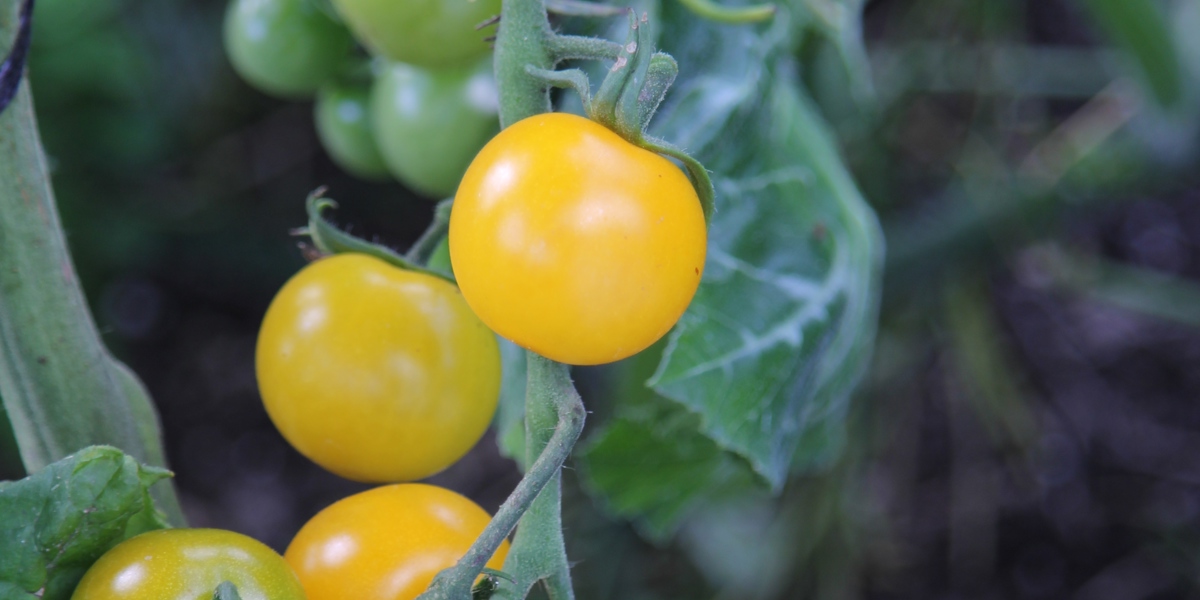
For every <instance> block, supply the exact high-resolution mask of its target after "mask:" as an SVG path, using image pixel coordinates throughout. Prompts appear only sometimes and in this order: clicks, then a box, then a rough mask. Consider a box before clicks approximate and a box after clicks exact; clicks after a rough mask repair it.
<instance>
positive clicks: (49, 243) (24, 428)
mask: <svg viewBox="0 0 1200 600" xmlns="http://www.w3.org/2000/svg"><path fill="white" fill-rule="evenodd" d="M17 4H18V3H17V2H16V1H15V0H0V43H4V44H8V43H10V40H12V39H13V35H14V31H13V30H14V27H15V26H16V23H17V18H16V16H17ZM0 50H5V51H6V50H7V48H0ZM0 54H3V52H0ZM0 257H3V258H2V259H0V260H2V262H0V265H2V266H0V400H2V401H3V402H4V408H5V411H6V412H7V414H8V418H9V420H10V421H11V424H12V428H13V433H14V437H15V438H16V440H17V445H18V448H19V450H20V454H21V459H22V462H23V463H24V465H25V468H26V470H27V471H28V472H30V473H32V472H34V471H37V470H38V469H40V468H41V467H43V466H45V465H47V464H50V463H52V462H54V461H56V460H58V459H60V458H63V457H66V456H67V455H70V454H72V453H74V452H76V451H77V450H79V449H81V448H83V447H85V446H90V445H93V444H110V445H113V446H116V447H118V448H120V449H122V450H124V451H125V452H127V453H129V454H130V455H132V456H134V457H135V458H137V459H138V460H139V461H141V462H143V463H147V464H150V465H154V466H165V464H164V461H163V454H162V446H161V443H160V441H159V439H158V438H159V436H158V424H157V422H156V420H155V415H154V408H153V406H152V405H151V404H150V403H149V399H148V397H147V396H145V392H144V389H143V388H142V387H141V384H140V382H138V381H137V379H136V377H135V376H134V375H133V374H132V373H131V372H129V371H127V370H125V369H124V368H123V367H122V366H119V364H118V363H117V362H116V361H115V360H114V359H113V358H112V356H111V355H110V354H109V352H108V349H107V348H105V347H104V344H103V343H102V342H101V340H100V336H99V333H98V332H97V331H96V326H95V323H94V322H93V321H92V316H91V313H90V312H89V311H88V307H87V301H86V300H85V299H84V296H83V292H82V291H81V290H80V288H79V282H78V280H77V278H76V276H75V268H74V266H73V265H72V263H71V256H70V254H69V253H68V251H67V244H66V239H65V237H64V236H63V232H62V227H61V225H60V224H59V219H58V210H57V208H56V207H55V203H54V193H53V191H52V190H51V188H50V176H49V172H48V170H47V167H46V157H45V153H44V152H43V150H42V145H41V139H40V138H39V137H38V132H37V123H36V120H35V118H34V113H33V101H32V97H31V94H30V92H29V84H28V82H22V83H21V84H20V87H19V89H18V91H17V95H16V97H15V98H14V99H13V102H12V104H10V105H9V106H8V108H7V109H6V110H5V111H4V112H3V113H0ZM152 491H153V492H154V494H155V498H156V501H157V504H158V506H159V508H160V509H162V510H164V511H166V512H167V513H168V516H169V518H170V520H171V521H172V523H174V524H176V525H182V524H183V519H182V512H181V511H180V510H179V505H178V501H177V500H176V498H175V495H174V491H173V489H172V488H171V484H170V483H169V482H168V483H161V484H157V485H155V486H154V487H153V488H152Z"/></svg>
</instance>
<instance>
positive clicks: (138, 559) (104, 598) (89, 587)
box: [71, 529, 304, 600]
mask: <svg viewBox="0 0 1200 600" xmlns="http://www.w3.org/2000/svg"><path fill="white" fill-rule="evenodd" d="M225 581H228V582H230V583H232V584H233V585H234V586H236V587H237V591H238V595H239V596H241V597H242V600H304V590H303V589H302V588H301V586H300V582H299V581H298V580H297V579H296V574H295V573H293V572H292V569H291V568H290V567H289V566H288V564H287V563H286V562H284V560H283V557H281V556H279V555H278V554H276V553H275V551H274V550H271V549H270V548H268V547H266V546H265V545H263V544H262V543H260V542H258V541H256V540H254V539H253V538H249V537H246V536H244V535H242V534H240V533H234V532H232V531H222V530H220V529H161V530H158V531H150V532H147V533H143V534H141V535H138V536H135V537H132V538H129V539H127V540H125V541H124V542H121V543H120V544H117V545H116V546H114V547H113V548H112V549H111V550H109V551H108V552H105V553H104V556H101V557H100V560H98V561H96V562H95V563H94V564H93V565H92V566H91V568H89V569H88V571H87V573H86V574H85V575H84V576H83V579H82V580H81V581H80V582H79V585H78V586H77V587H76V588H75V593H74V595H72V596H71V600H201V599H203V600H208V599H210V598H212V597H213V592H214V591H216V589H217V586H218V585H220V584H221V583H222V582H225Z"/></svg>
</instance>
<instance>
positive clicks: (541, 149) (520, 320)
mask: <svg viewBox="0 0 1200 600" xmlns="http://www.w3.org/2000/svg"><path fill="white" fill-rule="evenodd" d="M706 242H707V232H706V228H705V221H704V213H703V210H702V209H701V207H700V201H699V199H698V197H697V196H696V192H695V189H694V188H693V187H692V184H691V182H690V181H689V180H688V178H687V177H686V176H685V175H684V174H683V171H681V170H680V169H679V168H678V167H676V166H675V164H673V163H672V162H671V161H669V160H667V159H665V158H663V157H662V156H659V155H657V154H655V153H653V152H649V151H647V150H644V149H642V148H638V147H637V146H634V145H633V144H630V143H629V142H627V141H625V140H624V139H622V138H621V137H620V136H618V135H617V134H615V133H613V132H612V131H610V130H608V129H606V128H605V127H603V126H602V125H599V124H597V123H595V122H592V121H589V120H587V119H584V118H582V117H577V116H574V115H569V114H563V113H549V114H543V115H537V116H534V117H530V118H528V119H525V120H523V121H520V122H518V123H515V124H514V125H512V126H511V127H509V128H508V129H505V130H504V131H502V132H500V134H499V135H497V136H496V137H495V138H493V139H492V141H491V142H489V143H488V144H487V145H486V146H485V147H484V148H483V150H482V151H481V152H480V153H479V155H478V156H477V157H476V158H475V160H474V162H472V163H471V166H470V167H469V168H468V169H467V173H466V175H465V176H464V177H463V180H462V183H461V184H460V185H459V188H458V193H457V194H456V195H455V198H454V209H453V212H452V213H451V217H450V258H451V262H452V263H453V265H454V273H455V276H456V278H457V280H458V285H459V287H461V288H462V292H463V296H464V297H465V298H466V299H467V303H468V304H470V305H471V308H473V309H474V310H475V313H476V314H478V315H479V318H480V319H482V320H483V322H484V323H487V324H488V326H489V327H491V328H492V329H493V330H495V331H496V333H499V334H500V335H502V336H504V337H506V338H508V339H510V340H512V341H513V342H515V343H516V344H518V345H520V346H523V347H525V348H528V349H530V350H533V351H534V352H537V353H538V354H541V355H542V356H545V357H547V358H550V359H553V360H556V361H559V362H563V363H569V364H577V365H593V364H601V363H607V362H612V361H615V360H619V359H622V358H625V357H627V356H630V355H633V354H635V353H637V352H639V351H641V350H643V349H645V348H646V347H647V346H649V345H650V344H652V343H654V342H655V341H656V340H658V339H659V338H660V337H662V336H663V334H665V333H666V332H667V331H668V330H670V329H671V327H672V326H673V325H674V324H675V322H676V321H677V320H679V317H680V315H682V314H683V311H684V310H685V309H686V308H687V306H688V304H689V303H690V302H691V299H692V296H693V295H694V294H695V292H696V287H697V286H698V285H699V283H700V275H701V272H702V270H703V268H704V256H705V245H706Z"/></svg>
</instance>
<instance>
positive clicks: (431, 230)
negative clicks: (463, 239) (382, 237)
mask: <svg viewBox="0 0 1200 600" xmlns="http://www.w3.org/2000/svg"><path fill="white" fill-rule="evenodd" d="M453 205H454V198H447V199H445V200H442V201H441V202H438V205H437V207H436V208H434V209H433V223H430V224H429V227H428V228H426V229H425V232H424V233H422V234H421V237H419V238H417V241H415V242H413V245H412V248H409V249H408V252H407V253H406V254H405V255H404V258H406V259H408V260H409V262H412V263H415V264H418V265H424V264H426V263H428V262H429V257H430V256H431V255H432V254H433V251H434V250H435V249H437V245H438V244H439V243H441V241H442V238H444V237H446V233H447V232H448V231H450V207H451V206H453Z"/></svg>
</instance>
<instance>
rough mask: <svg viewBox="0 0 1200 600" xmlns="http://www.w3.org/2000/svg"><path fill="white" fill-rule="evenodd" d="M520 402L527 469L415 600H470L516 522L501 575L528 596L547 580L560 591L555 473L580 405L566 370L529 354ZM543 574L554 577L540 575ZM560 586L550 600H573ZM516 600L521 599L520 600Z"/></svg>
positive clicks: (578, 421)
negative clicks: (464, 548) (462, 550)
mask: <svg viewBox="0 0 1200 600" xmlns="http://www.w3.org/2000/svg"><path fill="white" fill-rule="evenodd" d="M525 402H526V414H525V423H526V439H527V444H528V447H527V450H526V453H527V458H526V460H527V461H528V462H527V464H531V465H532V466H531V467H530V468H529V471H528V472H527V473H526V474H525V477H524V478H523V479H521V483H519V484H517V488H516V489H515V490H513V493H512V494H511V495H510V496H509V497H508V499H507V500H505V501H504V504H502V505H501V506H500V510H498V511H496V516H495V517H493V518H492V521H491V523H489V524H488V526H487V528H486V529H484V531H483V533H482V534H480V536H479V538H478V539H476V540H475V543H474V544H472V545H471V549H470V550H468V551H467V553H466V555H464V556H463V557H462V559H461V560H459V561H458V563H457V564H456V565H455V566H454V567H452V568H450V569H446V570H445V571H442V572H441V573H439V574H438V576H437V577H436V578H434V580H433V583H432V584H431V585H430V587H429V590H428V591H426V592H425V593H424V594H422V595H421V596H419V597H418V598H419V600H462V599H464V598H469V597H470V594H471V587H472V585H474V582H475V579H476V578H477V577H478V576H479V574H480V573H482V572H483V567H484V565H485V564H486V563H487V561H488V559H490V558H491V557H492V555H493V554H495V552H496V548H499V547H500V543H501V542H502V541H503V540H504V538H505V537H507V536H508V534H509V533H511V532H512V530H513V528H514V527H516V526H517V522H518V521H520V522H521V528H520V530H518V532H517V536H516V540H515V541H514V544H513V549H512V551H510V553H509V559H508V563H505V571H506V572H507V573H509V574H510V575H513V576H514V577H515V580H516V584H515V585H516V587H524V589H525V591H526V592H528V589H529V588H530V587H532V586H533V584H534V583H536V582H537V580H538V579H543V578H547V577H551V576H554V579H555V580H556V582H557V583H556V584H555V585H557V586H562V585H564V581H563V580H562V578H561V575H564V574H565V573H566V571H565V569H566V550H565V549H564V547H563V541H562V519H561V516H560V512H559V496H560V492H559V471H560V469H561V468H562V464H563V462H564V461H566V459H567V457H568V456H570V454H571V449H572V448H574V447H575V441H576V440H578V439H579V434H580V432H582V431H583V422H584V418H585V411H584V408H583V401H582V400H581V399H580V398H579V394H578V393H577V392H576V391H575V387H574V385H573V384H572V383H571V377H570V374H569V373H568V371H567V366H566V365H563V364H559V363H556V362H552V361H550V360H548V359H545V358H542V357H540V356H538V355H536V354H534V353H532V352H531V353H530V354H529V387H528V391H527V395H526V401H525ZM522 540H530V541H525V542H522ZM530 550H533V552H531V551H530ZM555 551H556V552H557V554H558V555H559V557H561V558H556V557H551V558H550V559H547V558H546V556H545V555H546V553H547V552H551V553H553V552H555ZM514 556H520V557H521V558H522V559H523V560H528V561H530V562H529V564H528V565H526V567H529V566H532V567H535V568H534V569H528V568H520V567H519V566H517V565H510V563H512V562H513V560H514ZM545 564H551V565H555V566H558V565H561V567H562V568H561V572H558V570H554V569H546V568H544V567H542V565H545ZM510 566H512V567H513V568H510ZM548 570H550V571H554V572H551V573H545V574H542V572H543V571H548ZM565 586H566V589H567V590H568V595H566V596H563V595H559V596H555V598H571V597H573V596H571V595H570V594H569V590H570V582H569V579H568V580H566V582H565ZM502 587H504V588H512V587H514V584H512V583H507V582H506V583H505V584H504V585H502ZM520 597H521V598H524V595H521V596H520Z"/></svg>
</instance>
